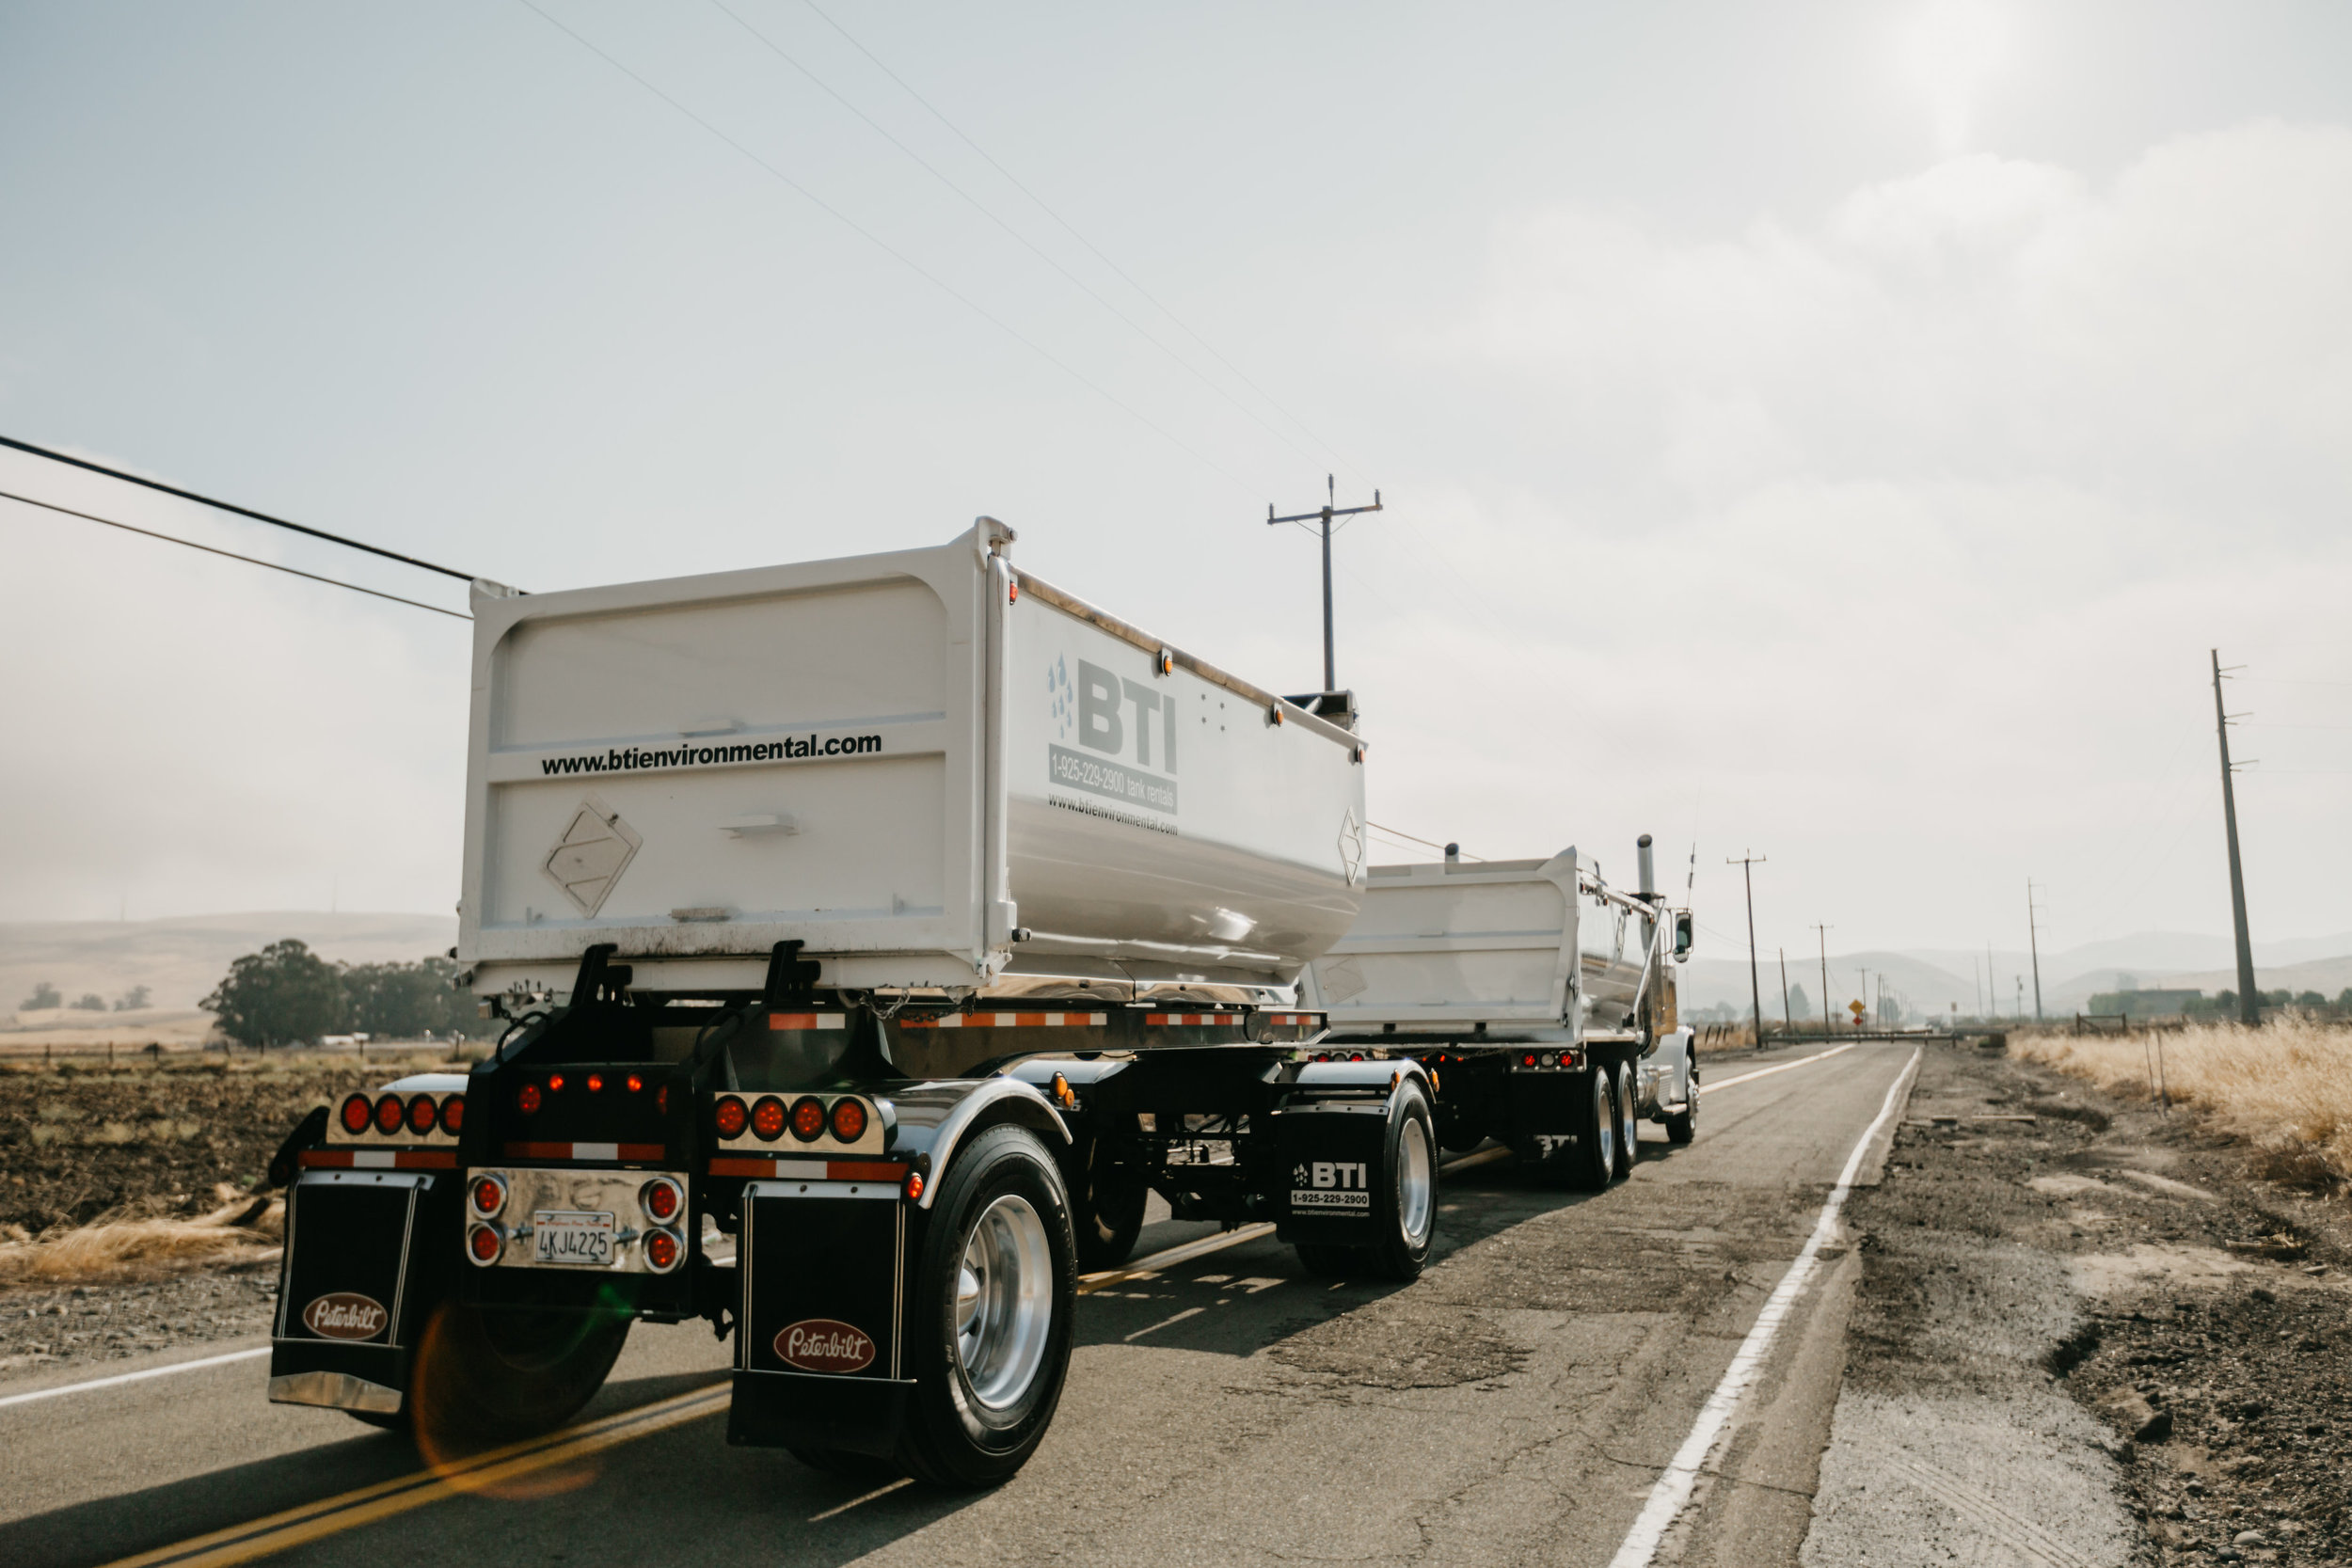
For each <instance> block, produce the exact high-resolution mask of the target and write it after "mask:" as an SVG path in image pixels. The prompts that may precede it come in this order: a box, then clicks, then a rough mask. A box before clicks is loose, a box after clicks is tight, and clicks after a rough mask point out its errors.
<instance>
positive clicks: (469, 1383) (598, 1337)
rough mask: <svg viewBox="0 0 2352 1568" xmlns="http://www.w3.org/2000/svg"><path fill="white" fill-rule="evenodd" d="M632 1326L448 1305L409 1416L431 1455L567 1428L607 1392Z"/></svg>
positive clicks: (424, 1350)
mask: <svg viewBox="0 0 2352 1568" xmlns="http://www.w3.org/2000/svg"><path fill="white" fill-rule="evenodd" d="M629 1321H630V1320H629V1318H628V1316H627V1315H626V1314H624V1313H615V1312H564V1311H554V1310H546V1309H532V1308H519V1307H469V1306H467V1305H465V1304H464V1303H461V1302H454V1301H450V1302H443V1303H442V1304H441V1306H440V1307H437V1309H436V1310H435V1312H434V1314H433V1317H432V1320H431V1321H430V1322H429V1323H426V1325H425V1330H424V1334H423V1336H422V1338H421V1340H420V1341H419V1343H418V1346H417V1362H416V1370H414V1371H413V1372H412V1373H411V1374H410V1376H409V1382H408V1410H409V1413H410V1418H411V1420H412V1422H413V1424H414V1426H415V1429H416V1433H417V1440H418V1443H419V1445H420V1446H421V1447H422V1448H424V1449H426V1451H427V1456H428V1457H431V1456H432V1454H433V1453H435V1452H437V1451H439V1450H441V1449H444V1448H446V1449H450V1450H453V1451H454V1450H460V1449H466V1448H469V1447H472V1446H475V1445H478V1444H480V1443H482V1442H484V1441H485V1440H489V1441H496V1440H499V1439H502V1438H512V1437H528V1436H531V1435H532V1434H533V1433H541V1432H546V1431H548V1430H549V1429H551V1428H554V1427H559V1426H562V1425H563V1424H564V1422H565V1421H567V1420H570V1419H571V1418H572V1417H574V1416H576V1415H578V1414H579V1413H580V1406H581V1405H583V1404H586V1403H587V1402H588V1401H589V1400H590V1399H591V1398H592V1397H594V1395H595V1394H596V1390H597V1389H598V1388H601V1387H603V1386H604V1380H605V1376H606V1374H607V1373H609V1372H611V1371H612V1363H613V1362H614V1361H615V1360H616V1359H618V1358H619V1356H620V1354H621V1346H622V1345H623V1344H624V1343H626V1342H627V1340H628V1325H629Z"/></svg>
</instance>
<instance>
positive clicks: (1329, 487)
mask: <svg viewBox="0 0 2352 1568" xmlns="http://www.w3.org/2000/svg"><path fill="white" fill-rule="evenodd" d="M1323 489H1324V501H1323V504H1322V505H1321V506H1320V507H1318V508H1316V509H1315V510H1314V511H1312V512H1300V513H1297V514H1295V515H1292V516H1288V517H1278V516H1276V515H1274V504H1273V503H1272V502H1271V501H1269V502H1267V503H1266V509H1265V520H1266V526H1267V527H1269V528H1271V527H1273V526H1274V525H1275V524H1277V523H1316V522H1319V523H1321V524H1322V525H1323V689H1324V690H1326V691H1337V690H1338V689H1340V683H1339V676H1338V674H1337V673H1335V672H1334V671H1333V669H1332V661H1331V519H1332V518H1334V517H1353V516H1355V515H1358V514H1359V513H1364V512H1377V511H1379V510H1380V509H1381V508H1380V492H1379V491H1377V490H1375V491H1374V492H1373V493H1372V504H1371V505H1370V506H1334V505H1333V504H1332V502H1334V501H1336V500H1337V499H1339V485H1338V483H1337V482H1336V481H1335V480H1333V479H1332V477H1331V476H1330V475H1329V474H1326V475H1324V476H1323Z"/></svg>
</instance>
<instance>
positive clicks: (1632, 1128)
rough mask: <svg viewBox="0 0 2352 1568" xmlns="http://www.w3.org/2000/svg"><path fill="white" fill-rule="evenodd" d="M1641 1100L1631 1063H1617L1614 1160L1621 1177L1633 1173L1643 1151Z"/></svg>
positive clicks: (1620, 1178) (1623, 1177)
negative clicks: (1615, 1154) (1615, 1155)
mask: <svg viewBox="0 0 2352 1568" xmlns="http://www.w3.org/2000/svg"><path fill="white" fill-rule="evenodd" d="M1641 1106H1642V1100H1641V1091H1640V1089H1639V1087H1638V1086H1637V1075H1636V1073H1635V1072H1634V1068H1633V1064H1632V1063H1631V1062H1620V1063H1618V1064H1617V1163H1616V1174H1617V1177H1618V1179H1619V1180H1623V1179H1625V1178H1626V1177H1629V1176H1631V1175H1632V1174H1633V1162H1634V1161H1635V1160H1636V1159H1638V1158H1640V1157H1641V1152H1642V1109H1641Z"/></svg>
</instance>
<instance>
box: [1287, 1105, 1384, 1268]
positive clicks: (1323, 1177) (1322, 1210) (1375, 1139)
mask: <svg viewBox="0 0 2352 1568" xmlns="http://www.w3.org/2000/svg"><path fill="white" fill-rule="evenodd" d="M1276 1125H1277V1127H1278V1129H1279V1132H1278V1133H1277V1135H1276V1147H1277V1148H1279V1149H1280V1150H1281V1155H1282V1164H1283V1169H1284V1171H1285V1172H1286V1173H1287V1175H1286V1177H1285V1180H1284V1184H1283V1187H1282V1198H1283V1204H1282V1206H1281V1207H1279V1209H1278V1211H1277V1212H1280V1213H1284V1214H1286V1215H1287V1216H1288V1217H1287V1218H1285V1219H1284V1220H1283V1221H1282V1222H1281V1224H1280V1225H1279V1227H1277V1234H1278V1235H1279V1239H1280V1240H1282V1241H1284V1242H1288V1243H1294V1244H1295V1243H1302V1242H1303V1243H1307V1244H1309V1245H1315V1244H1318V1243H1321V1244H1325V1245H1332V1246H1364V1245H1368V1244H1370V1243H1371V1241H1372V1239H1373V1236H1374V1234H1375V1224H1374V1222H1375V1218H1376V1217H1378V1216H1377V1211H1376V1209H1375V1204H1376V1203H1377V1201H1378V1199H1377V1197H1376V1196H1375V1194H1376V1193H1377V1190H1378V1188H1379V1184H1380V1163H1381V1160H1382V1157H1383V1155H1384V1153H1385V1151H1386V1148H1387V1144H1388V1134H1389V1107H1388V1105H1387V1104H1386V1103H1385V1102H1383V1101H1374V1102H1371V1103H1366V1102H1365V1101H1361V1100H1357V1101H1330V1102H1318V1101H1307V1102H1306V1103H1304V1104H1300V1103H1296V1102H1294V1103H1292V1104H1291V1105H1289V1106H1287V1107H1285V1108H1284V1109H1283V1111H1282V1112H1281V1114H1280V1117H1279V1120H1278V1121H1277V1123H1276Z"/></svg>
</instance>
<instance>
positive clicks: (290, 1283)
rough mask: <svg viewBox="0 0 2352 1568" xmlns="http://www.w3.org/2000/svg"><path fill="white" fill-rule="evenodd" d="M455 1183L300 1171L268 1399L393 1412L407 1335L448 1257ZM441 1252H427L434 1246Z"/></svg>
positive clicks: (426, 1176)
mask: <svg viewBox="0 0 2352 1568" xmlns="http://www.w3.org/2000/svg"><path fill="white" fill-rule="evenodd" d="M456 1195H457V1180H456V1177H455V1176H454V1175H453V1174H449V1175H444V1174H441V1173H438V1172H432V1171H360V1170H316V1171H306V1172H304V1173H303V1174H302V1175H301V1177H299V1178H298V1179H297V1180H295V1182H294V1186H293V1187H292V1188H291V1189H290V1190H289V1191H288V1193H287V1195H286V1252H285V1259H284V1261H283V1262H282V1263H280V1265H279V1269H278V1319H277V1322H276V1323H275V1324H274V1326H273V1327H272V1329H271V1338H270V1358H269V1397H270V1399H271V1400H272V1401H274V1402H277V1403H279V1404H318V1405H327V1406H331V1407H333V1408H336V1409H339V1410H357V1411H362V1412H366V1413H368V1414H371V1415H377V1416H384V1417H393V1416H397V1415H399V1414H400V1411H401V1406H402V1403H403V1402H404V1399H405V1395H406V1393H407V1388H408V1374H409V1369H410V1364H411V1361H412V1359H413V1358H414V1356H415V1354H416V1346H417V1338H418V1336H419V1335H420V1334H421V1332H422V1331H423V1328H424V1323H425V1319H426V1317H427V1316H428V1315H429V1314H430V1313H431V1311H432V1309H433V1307H434V1306H435V1304H436V1303H437V1301H438V1300H439V1299H440V1297H441V1295H442V1293H443V1292H444V1291H445V1290H446V1289H447V1285H448V1277H449V1272H450V1264H451V1260H452V1259H454V1258H455V1256H456V1250H457V1246H458V1243H459V1235H460V1227H459V1226H458V1223H457V1212H456V1201H457V1196H456ZM436 1242H438V1243H439V1249H440V1251H442V1252H446V1253H447V1254H448V1255H449V1256H448V1257H447V1258H443V1257H440V1256H437V1254H436V1252H435V1250H434V1243H436Z"/></svg>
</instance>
